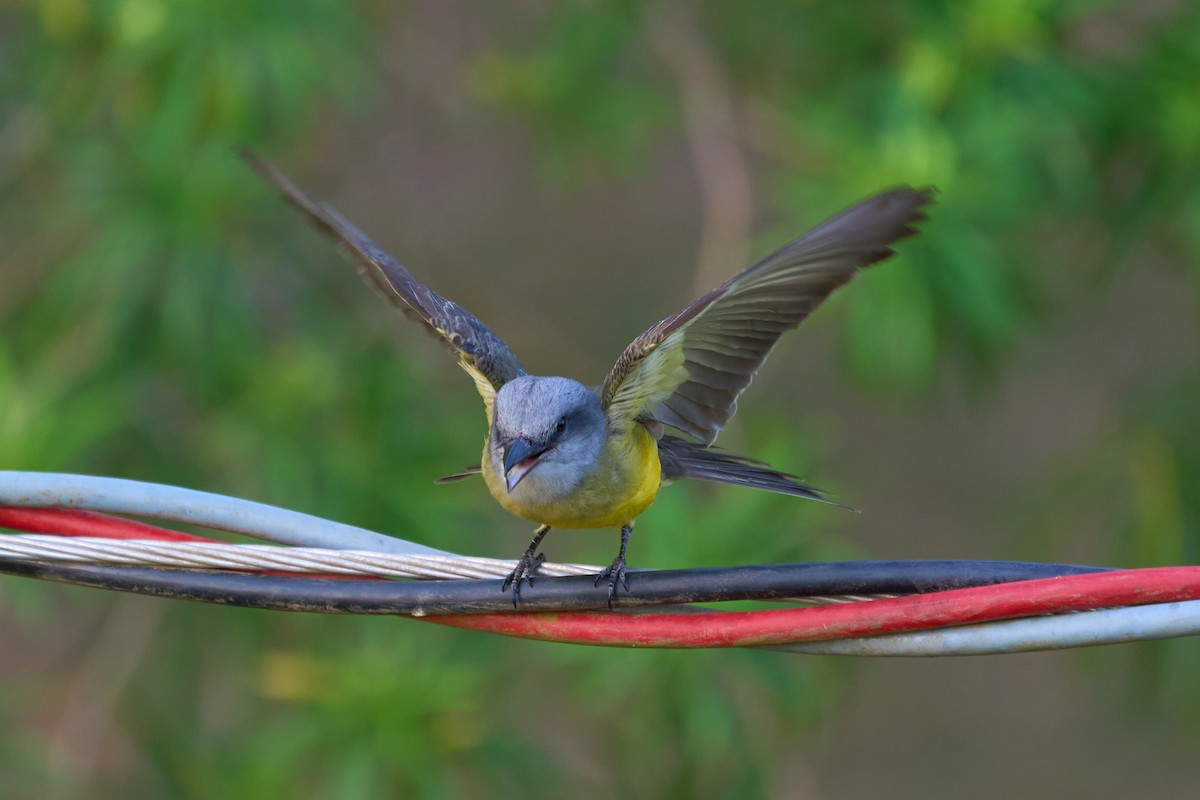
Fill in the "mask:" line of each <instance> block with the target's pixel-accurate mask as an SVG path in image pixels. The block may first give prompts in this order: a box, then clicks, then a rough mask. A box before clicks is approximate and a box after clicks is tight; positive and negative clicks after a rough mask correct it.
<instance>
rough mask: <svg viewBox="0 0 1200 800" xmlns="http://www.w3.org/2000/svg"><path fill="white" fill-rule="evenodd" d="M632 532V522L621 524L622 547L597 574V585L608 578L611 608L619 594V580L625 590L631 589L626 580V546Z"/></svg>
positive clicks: (609, 605)
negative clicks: (610, 561)
mask: <svg viewBox="0 0 1200 800" xmlns="http://www.w3.org/2000/svg"><path fill="white" fill-rule="evenodd" d="M632 534H633V523H632V522H626V523H625V524H624V525H622V526H621V549H620V550H619V551H617V557H616V558H614V559H613V562H612V564H610V565H608V566H607V567H605V568H604V569H602V570H600V574H599V575H597V576H596V584H595V585H596V586H599V585H600V581H602V580H604V579H605V578H608V607H609V608H610V609H611V608H612V601H613V598H614V597H616V595H617V583H618V582H620V584H621V585H622V586H624V587H625V591H627V592H628V591H629V582H628V581H626V580H625V548H627V547H628V546H629V537H630V535H632Z"/></svg>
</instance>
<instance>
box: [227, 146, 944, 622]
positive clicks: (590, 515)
mask: <svg viewBox="0 0 1200 800" xmlns="http://www.w3.org/2000/svg"><path fill="white" fill-rule="evenodd" d="M242 155H243V157H244V158H245V160H246V161H247V163H249V165H250V166H251V167H253V168H254V169H255V171H257V172H258V174H259V175H261V176H262V177H263V178H265V179H266V180H267V181H268V182H269V183H271V184H272V185H274V186H275V188H276V189H278V190H279V191H280V192H281V193H282V194H283V196H284V198H285V199H287V200H288V201H289V202H291V203H292V205H294V206H296V207H297V208H298V209H300V210H301V211H302V212H303V213H304V214H305V215H306V216H307V217H308V219H309V221H310V222H311V223H312V224H313V225H315V226H316V227H317V228H319V229H320V230H321V231H322V232H323V233H324V234H325V235H327V236H329V237H330V238H331V239H333V240H334V241H335V242H337V243H338V244H340V245H341V247H342V250H343V252H344V254H345V255H346V256H348V257H349V259H350V260H351V261H353V262H354V263H355V264H356V265H357V266H358V268H359V271H360V272H361V273H362V274H363V276H364V277H365V278H366V279H367V280H369V281H370V282H371V283H372V284H374V285H375V286H376V288H378V289H379V290H380V291H381V292H383V294H384V296H386V297H387V298H388V300H389V301H391V302H392V303H393V304H394V305H396V306H397V307H399V308H400V310H402V311H404V312H405V313H406V314H408V315H409V316H413V317H415V318H417V319H419V320H421V321H422V322H424V323H425V324H426V325H428V326H429V327H430V328H431V329H432V330H433V331H435V332H436V333H437V334H438V335H439V336H440V337H441V338H442V339H443V340H444V341H445V342H446V343H447V344H448V345H449V346H450V348H451V349H452V350H454V352H455V353H456V354H457V355H458V359H459V364H460V365H461V366H462V368H463V369H465V370H466V371H467V374H469V375H470V376H471V378H472V379H473V380H474V381H475V388H476V389H478V390H479V394H480V395H481V396H482V397H483V404H484V406H485V407H486V410H487V420H488V433H487V439H486V440H485V442H484V445H483V458H482V461H481V464H480V466H479V467H473V468H471V469H469V470H467V471H466V472H462V473H459V474H457V475H452V476H448V478H445V479H442V480H454V479H458V478H462V477H466V476H468V475H474V474H478V473H482V475H483V479H484V482H485V483H486V484H487V488H488V491H490V492H491V493H492V496H493V497H494V498H495V499H496V501H497V502H499V503H500V505H501V506H503V507H504V508H506V509H507V510H508V511H509V512H511V513H513V514H515V515H516V516H518V517H521V518H522V519H527V520H530V521H532V522H536V523H538V526H539V527H538V528H537V531H536V532H535V533H534V537H533V541H532V542H531V543H530V545H529V547H528V548H526V550H525V552H524V554H522V556H521V558H520V560H518V562H517V566H516V568H515V569H514V570H513V571H512V573H511V574H510V575H509V576H508V578H507V579H506V580H505V581H504V584H503V589H504V590H507V589H508V588H509V587H510V586H511V587H512V592H513V602H514V603H515V602H516V600H517V596H518V594H519V593H520V589H521V582H522V581H528V582H530V583H532V578H533V575H534V573H535V572H536V571H537V568H538V566H540V565H541V563H542V562H543V561H544V560H545V556H544V554H542V553H539V552H538V548H539V546H540V545H541V542H542V538H543V537H544V536H545V535H546V532H547V531H549V530H550V529H551V528H605V527H620V529H621V547H620V550H619V551H618V553H617V557H616V558H615V559H613V562H612V564H611V565H610V566H608V567H606V568H605V569H604V570H602V571H601V572H600V574H599V575H597V576H596V584H597V585H599V584H600V581H602V580H604V579H606V578H607V580H608V593H609V602H610V604H611V601H612V598H613V596H614V595H615V593H616V587H617V585H618V584H621V585H622V586H624V587H625V589H626V590H628V588H629V587H628V584H627V583H626V567H625V550H626V547H627V546H628V544H629V536H630V533H631V532H632V530H633V522H634V519H635V518H636V517H637V516H638V515H639V514H641V513H642V512H643V511H644V510H645V509H646V507H647V506H649V505H650V503H652V502H653V501H654V498H655V497H656V496H657V495H658V492H659V490H660V489H661V488H662V487H663V486H664V485H665V484H667V483H669V482H670V481H673V480H677V479H679V478H696V479H699V480H705V481H715V482H718V483H731V484H736V485H739V486H750V487H753V488H756V489H765V490H767V491H771V492H779V493H781V494H788V495H794V496H796V497H808V498H812V499H815V500H824V499H825V498H823V497H822V496H821V495H820V494H819V493H818V492H817V491H816V490H814V489H813V488H811V487H809V486H806V485H804V484H803V483H801V482H800V480H799V479H797V478H796V476H794V475H789V474H786V473H783V472H779V471H778V470H775V469H772V468H771V467H769V466H767V465H766V464H763V463H761V462H758V461H753V460H751V459H748V458H745V457H742V456H737V455H732V454H730V453H726V452H722V451H719V450H714V449H711V446H712V444H713V441H714V440H715V439H716V438H717V434H718V433H719V432H720V430H721V428H722V426H724V425H725V423H726V422H728V420H729V418H730V417H732V416H733V414H734V412H735V411H737V400H738V396H739V395H741V393H742V392H743V391H744V390H745V388H746V387H747V386H749V385H750V381H751V379H752V378H753V377H754V373H755V372H756V371H757V370H758V368H759V366H761V365H762V363H763V361H764V360H765V359H766V357H767V355H768V354H769V353H770V352H771V348H773V347H774V346H775V343H776V341H778V339H779V337H780V335H782V334H783V333H784V332H785V331H788V330H791V329H792V328H795V327H796V326H797V325H799V324H800V323H801V321H803V320H804V318H805V317H807V316H808V315H809V314H810V313H811V312H812V311H813V309H815V308H816V307H817V306H818V305H820V303H821V301H822V300H824V299H825V298H826V297H828V296H829V294H830V293H831V292H832V291H833V290H834V289H836V288H838V287H839V286H841V285H842V284H844V283H846V282H847V281H849V280H850V279H852V278H853V277H854V276H855V275H856V274H857V273H858V271H859V269H861V268H863V267H866V266H869V265H871V264H874V263H876V262H879V261H882V260H883V259H885V258H887V257H888V256H890V255H891V254H892V252H893V251H892V248H891V245H892V244H893V243H894V242H896V241H897V240H899V239H902V238H904V237H906V236H910V235H912V234H913V233H914V232H915V230H914V227H913V226H914V225H915V224H916V223H918V222H920V221H922V220H924V219H925V214H924V213H923V212H922V208H923V207H924V206H925V205H926V204H927V203H929V202H930V200H931V199H932V194H933V192H932V190H931V189H913V188H911V187H899V188H895V189H890V190H887V191H884V192H882V193H880V194H877V195H875V196H873V197H871V198H869V199H867V200H864V201H862V202H860V203H859V204H857V205H855V206H852V207H851V208H849V209H847V210H845V211H843V212H842V213H840V214H838V215H836V216H834V217H832V218H830V219H828V220H826V221H825V222H823V223H822V224H820V225H818V226H817V227H816V228H814V229H812V230H811V231H809V232H808V233H806V234H804V235H803V236H801V237H800V238H798V239H795V240H793V241H791V242H789V243H788V244H786V245H784V246H783V247H782V248H780V249H779V250H777V251H775V252H774V253H772V254H771V255H769V256H767V257H766V258H764V259H763V260H761V261H759V262H758V263H757V264H755V265H753V266H751V267H750V268H748V269H746V270H744V271H743V272H740V273H738V274H737V275H735V276H733V277H732V278H730V279H729V280H728V281H726V282H725V283H724V284H722V285H721V286H719V287H717V288H716V289H713V290H712V291H711V292H709V293H708V294H705V295H703V296H702V297H700V298H698V299H696V300H694V301H693V302H692V303H690V304H689V305H688V306H687V307H686V308H684V309H683V310H682V311H680V312H679V313H678V314H674V315H672V316H669V317H667V318H666V319H664V320H662V321H661V322H659V323H658V324H656V325H653V326H652V327H651V328H650V329H649V330H647V331H646V332H645V333H643V334H641V335H640V336H638V337H637V338H636V339H634V340H633V342H632V343H631V344H630V345H629V346H628V347H626V348H625V352H623V353H621V356H620V358H618V359H617V363H616V364H615V365H614V366H613V368H612V371H611V372H609V374H608V376H607V377H606V378H605V379H604V381H603V382H602V383H601V384H600V385H599V386H596V387H588V386H585V385H583V384H582V383H579V382H577V381H575V380H572V379H570V378H557V377H540V376H536V375H530V374H528V373H527V372H526V371H525V368H524V367H522V366H521V362H520V361H518V360H517V357H516V356H514V355H513V353H512V351H511V350H510V349H509V348H508V345H507V344H505V343H504V340H503V339H501V338H500V337H499V336H497V335H496V334H495V333H494V332H492V330H491V329H490V328H488V327H487V326H486V325H484V324H483V323H482V322H480V321H479V319H477V318H476V317H475V316H474V315H473V314H471V313H470V312H468V311H467V310H466V309H464V308H463V307H462V306H460V305H458V304H457V303H455V302H453V301H451V300H447V299H445V298H444V297H441V296H440V295H438V294H436V293H435V292H433V291H432V290H431V289H429V288H428V287H427V286H425V285H424V284H422V283H421V282H420V281H418V280H417V279H416V278H414V277H413V276H412V274H411V273H409V271H408V270H407V269H405V268H404V267H402V266H401V265H400V264H399V263H397V261H396V260H395V259H394V258H392V257H391V256H390V255H388V254H387V253H385V252H384V251H383V250H381V249H380V248H379V247H378V246H377V245H376V244H375V243H374V242H372V241H371V240H370V239H368V238H367V237H366V235H365V234H363V233H362V232H361V231H360V230H359V229H358V228H356V227H354V225H352V224H350V223H349V222H347V221H346V220H345V219H344V218H343V217H342V216H341V215H340V214H338V212H337V211H335V210H334V209H333V208H331V207H329V206H328V205H325V204H322V203H317V202H314V201H313V200H312V199H310V198H309V197H308V196H307V195H306V194H304V193H303V192H302V191H300V190H299V189H298V188H296V186H295V185H294V184H293V183H292V182H291V181H290V180H288V178H287V177H286V176H284V175H283V174H282V173H280V172H279V171H278V170H276V169H275V168H274V167H272V166H270V165H269V164H267V163H265V162H263V161H262V160H260V159H259V158H257V157H256V156H255V155H253V154H252V153H249V152H243V153H242ZM668 427H669V428H674V429H675V430H677V431H679V432H681V433H683V434H686V435H687V436H689V437H692V438H689V439H684V438H680V437H678V436H673V435H671V434H668V433H665V431H664V429H665V428H668Z"/></svg>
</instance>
